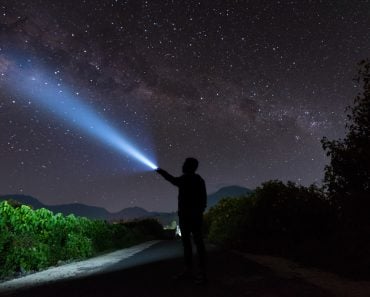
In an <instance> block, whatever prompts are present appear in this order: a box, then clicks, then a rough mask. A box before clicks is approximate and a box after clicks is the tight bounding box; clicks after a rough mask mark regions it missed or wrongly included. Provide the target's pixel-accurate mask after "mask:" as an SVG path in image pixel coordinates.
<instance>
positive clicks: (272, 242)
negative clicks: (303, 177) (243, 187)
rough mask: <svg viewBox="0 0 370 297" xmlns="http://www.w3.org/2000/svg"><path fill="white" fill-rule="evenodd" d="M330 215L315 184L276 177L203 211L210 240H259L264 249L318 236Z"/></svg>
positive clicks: (231, 242)
mask: <svg viewBox="0 0 370 297" xmlns="http://www.w3.org/2000/svg"><path fill="white" fill-rule="evenodd" d="M333 218H334V215H333V211H332V209H331V207H330V204H329V203H328V201H327V200H326V199H325V196H324V194H323V192H322V191H321V190H320V189H319V188H317V187H316V186H310V187H303V186H298V185H296V184H294V183H292V182H288V183H287V184H284V183H283V182H281V181H276V180H274V181H269V182H266V183H264V184H262V185H261V186H260V187H258V188H257V189H256V190H255V192H254V193H253V194H251V195H249V196H247V197H240V198H225V199H222V200H221V201H220V202H219V203H218V204H216V205H215V206H214V207H212V208H211V209H210V210H209V212H208V213H207V214H206V215H205V221H206V226H207V233H208V238H209V239H210V240H211V241H213V242H216V243H219V244H222V245H227V246H230V245H233V246H236V245H243V244H244V245H245V244H246V243H247V242H248V244H249V245H251V244H254V245H255V244H256V243H258V242H262V243H263V251H264V252H268V251H270V252H271V251H276V250H278V249H281V248H286V247H287V245H289V246H293V245H297V244H302V243H303V242H307V241H308V240H311V241H312V240H316V241H318V240H321V239H322V238H323V237H325V236H326V235H327V234H329V233H330V230H331V228H332V226H333ZM252 242H253V243H252ZM260 248H261V247H260Z"/></svg>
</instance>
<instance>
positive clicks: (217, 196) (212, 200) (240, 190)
mask: <svg viewBox="0 0 370 297" xmlns="http://www.w3.org/2000/svg"><path fill="white" fill-rule="evenodd" d="M252 192H253V191H252V190H251V189H248V188H244V187H240V186H228V187H223V188H221V189H219V190H218V191H217V192H215V193H213V194H210V195H208V206H207V209H208V208H210V207H212V206H214V205H216V204H217V202H218V201H220V200H221V199H222V198H226V197H239V196H247V195H249V194H251V193H252Z"/></svg>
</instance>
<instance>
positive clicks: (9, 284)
mask: <svg viewBox="0 0 370 297" xmlns="http://www.w3.org/2000/svg"><path fill="white" fill-rule="evenodd" d="M158 242H159V241H149V242H145V243H142V244H139V245H136V246H133V247H130V248H126V249H122V250H118V251H115V252H112V253H109V254H105V255H102V256H98V257H95V258H91V259H87V260H84V261H78V262H73V263H69V264H65V265H63V266H58V267H53V268H49V269H46V270H43V271H40V272H36V273H33V274H30V275H27V276H24V277H20V278H17V279H13V280H10V281H6V282H3V283H0V293H6V292H9V291H14V290H18V289H25V288H29V287H32V286H39V285H42V284H46V283H50V282H55V281H57V280H64V279H68V278H78V277H86V276H88V275H91V274H96V273H99V272H101V271H105V270H106V269H110V268H111V267H112V266H113V265H114V264H117V263H118V262H120V261H122V260H125V259H127V258H129V257H132V256H133V255H135V254H137V253H138V252H141V251H143V250H144V249H147V248H148V247H150V246H152V245H153V244H156V243H158Z"/></svg>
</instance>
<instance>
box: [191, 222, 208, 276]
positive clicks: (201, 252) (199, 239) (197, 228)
mask: <svg viewBox="0 0 370 297" xmlns="http://www.w3.org/2000/svg"><path fill="white" fill-rule="evenodd" d="M193 222H194V224H193V228H192V229H193V230H192V231H193V237H194V243H195V246H196V248H197V254H198V263H199V270H200V278H201V280H204V281H205V280H206V248H205V245H204V240H203V232H202V231H203V230H202V225H203V216H200V217H197V218H195V219H194V221H193Z"/></svg>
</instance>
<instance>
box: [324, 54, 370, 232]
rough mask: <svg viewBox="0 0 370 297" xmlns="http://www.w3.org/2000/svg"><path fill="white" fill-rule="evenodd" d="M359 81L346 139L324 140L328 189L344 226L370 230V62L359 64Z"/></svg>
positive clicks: (349, 115)
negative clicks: (358, 90) (369, 228)
mask: <svg viewBox="0 0 370 297" xmlns="http://www.w3.org/2000/svg"><path fill="white" fill-rule="evenodd" d="M356 81H357V82H358V83H359V84H362V85H363V91H362V92H361V93H359V94H358V95H357V96H356V98H355V100H354V105H353V106H350V107H348V108H347V110H348V111H349V114H348V115H347V118H348V123H347V124H346V129H347V134H346V136H345V138H344V139H339V140H332V141H329V140H328V139H327V138H325V137H324V138H323V139H322V145H323V148H324V150H325V151H326V154H327V155H328V156H329V157H330V159H331V160H330V164H329V165H327V166H326V168H325V179H324V185H325V187H326V189H327V191H328V197H329V199H330V201H331V202H332V203H333V206H334V207H335V208H336V209H337V213H338V217H339V219H340V220H341V221H342V223H344V224H346V225H348V226H349V227H352V228H361V229H363V228H367V229H368V227H370V60H369V59H367V60H363V61H361V62H360V63H359V72H358V77H357V78H356Z"/></svg>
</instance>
